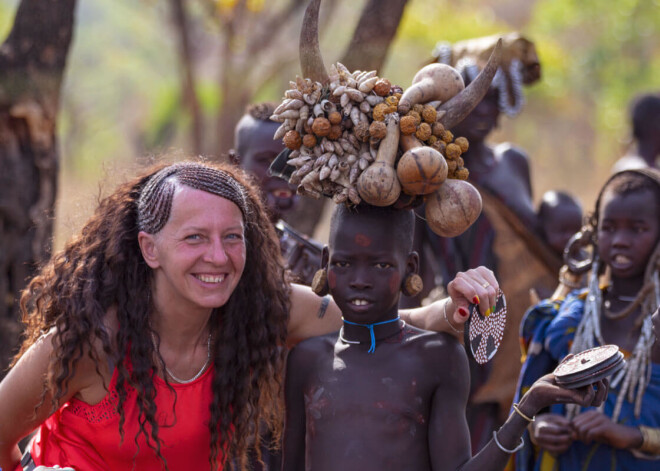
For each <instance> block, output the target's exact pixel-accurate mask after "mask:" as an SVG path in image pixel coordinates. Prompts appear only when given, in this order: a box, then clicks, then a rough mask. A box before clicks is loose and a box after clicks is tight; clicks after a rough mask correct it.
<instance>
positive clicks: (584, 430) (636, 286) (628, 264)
mask: <svg viewBox="0 0 660 471" xmlns="http://www.w3.org/2000/svg"><path fill="white" fill-rule="evenodd" d="M600 215H601V216H600V220H599V224H598V250H599V256H600V258H601V260H602V261H603V263H605V264H606V265H608V266H609V268H610V272H611V285H610V288H609V289H608V290H607V292H606V294H605V295H604V302H605V301H609V303H610V306H611V308H610V309H611V310H612V311H613V312H618V311H621V310H622V309H624V308H625V307H626V306H627V305H628V304H629V303H630V301H624V300H621V299H620V298H619V297H620V296H625V297H634V296H635V295H636V294H637V292H638V291H639V290H640V289H641V287H642V285H643V283H644V269H645V267H646V264H647V262H648V259H649V257H650V256H651V253H652V252H653V249H654V248H655V246H656V244H657V243H658V240H659V237H660V217H659V216H660V208H659V206H658V203H657V201H655V194H654V193H653V192H651V191H649V190H643V191H640V192H633V193H629V194H627V195H616V194H613V193H611V192H608V191H607V190H606V191H605V193H604V194H603V197H602V200H601V207H600ZM603 309H604V307H603ZM640 314H641V311H640V309H639V308H638V309H637V310H636V311H634V312H633V313H632V314H631V315H629V316H627V317H624V318H622V319H609V318H607V317H605V316H603V317H601V321H600V322H601V331H602V334H603V340H604V341H605V342H606V343H608V344H615V345H618V346H619V347H620V348H621V349H624V350H627V351H632V350H633V348H634V346H635V344H636V343H637V340H638V338H639V334H640V328H639V327H637V326H635V322H636V321H637V320H638V318H639V315H640ZM656 317H657V316H656ZM657 328H658V327H656V329H657ZM656 332H658V330H656ZM656 344H657V342H656ZM658 350H659V349H658V347H657V345H656V346H655V347H654V350H653V357H652V361H653V362H657V361H659V360H660V351H658ZM531 435H532V439H533V440H534V442H535V443H537V444H538V445H539V446H541V447H543V448H545V449H547V450H548V451H550V452H552V453H563V452H565V451H566V450H567V449H568V448H569V447H570V445H571V443H572V442H573V441H574V440H581V441H583V442H585V443H591V442H601V443H606V444H608V445H610V446H612V447H614V448H619V449H634V448H638V447H639V446H641V444H642V434H641V432H640V431H639V429H638V428H637V427H630V426H627V425H622V424H617V423H614V422H612V420H611V419H610V418H609V417H607V416H606V415H605V414H603V413H601V412H599V411H597V410H589V411H586V412H583V413H581V414H579V415H578V416H577V417H575V418H574V419H573V420H572V421H568V420H567V419H566V418H565V417H563V416H560V415H557V414H544V415H543V416H542V417H538V418H537V420H536V422H535V423H534V424H533V427H532V432H531Z"/></svg>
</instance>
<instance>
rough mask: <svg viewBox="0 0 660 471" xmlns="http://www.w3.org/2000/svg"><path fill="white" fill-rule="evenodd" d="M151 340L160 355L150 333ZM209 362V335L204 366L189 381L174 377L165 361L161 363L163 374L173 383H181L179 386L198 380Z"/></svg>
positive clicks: (154, 338)
mask: <svg viewBox="0 0 660 471" xmlns="http://www.w3.org/2000/svg"><path fill="white" fill-rule="evenodd" d="M151 340H152V341H153V343H154V348H155V349H156V350H158V353H160V351H159V349H158V345H156V336H155V335H154V333H153V332H152V333H151ZM210 362H211V334H210V333H209V338H208V341H207V344H206V362H204V364H203V365H202V368H201V369H200V370H199V371H198V372H197V374H196V375H195V376H193V377H192V378H190V379H179V378H177V377H176V376H174V373H172V372H171V371H170V369H169V368H168V367H167V365H166V364H165V361H163V366H164V367H165V372H166V373H167V374H168V375H169V376H170V378H172V379H173V380H174V381H176V382H177V383H181V384H188V383H192V382H193V381H195V380H196V379H197V378H199V377H200V376H202V373H204V371H205V370H206V367H207V366H209V363H210Z"/></svg>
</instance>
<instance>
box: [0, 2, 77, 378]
mask: <svg viewBox="0 0 660 471" xmlns="http://www.w3.org/2000/svg"><path fill="white" fill-rule="evenodd" d="M75 5H76V0H22V1H21V3H20V5H19V6H18V10H17V13H16V18H15V20H14V26H13V28H12V30H11V32H10V33H9V36H8V37H7V39H6V41H5V42H4V43H3V44H2V47H1V48H0V168H2V171H1V172H0V247H2V249H1V250H0V378H2V377H3V376H4V374H5V369H6V366H7V365H8V361H9V359H10V356H11V354H12V353H13V352H14V351H15V350H14V349H15V347H16V346H17V345H18V340H19V338H18V337H19V333H20V325H19V309H18V298H19V296H20V292H21V290H22V289H23V288H24V287H25V285H26V282H27V280H28V279H29V277H30V276H32V275H33V274H34V271H35V269H36V267H37V266H38V265H39V264H40V263H43V262H45V261H46V260H47V259H48V257H49V256H50V251H51V243H52V232H53V213H54V205H55V196H56V192H57V174H58V167H59V162H58V161H59V156H58V152H57V140H56V136H55V130H56V127H55V125H56V118H57V110H58V105H59V95H60V85H61V83H62V76H63V72H64V67H65V64H66V57H67V53H68V50H69V45H70V43H71V38H72V34H73V24H74V10H75Z"/></svg>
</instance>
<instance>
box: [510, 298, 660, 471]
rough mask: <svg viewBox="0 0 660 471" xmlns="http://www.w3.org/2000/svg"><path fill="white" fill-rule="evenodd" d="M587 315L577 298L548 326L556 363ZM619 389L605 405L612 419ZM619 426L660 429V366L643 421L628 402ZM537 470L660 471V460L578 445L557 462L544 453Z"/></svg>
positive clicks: (650, 387)
mask: <svg viewBox="0 0 660 471" xmlns="http://www.w3.org/2000/svg"><path fill="white" fill-rule="evenodd" d="M583 313H584V296H573V297H571V298H570V299H568V298H567V299H566V301H565V302H564V303H563V304H562V306H561V308H560V309H559V312H558V314H557V315H556V316H555V317H554V318H553V319H552V320H551V321H550V323H549V324H547V326H546V328H545V341H544V347H545V348H544V350H545V351H546V352H548V353H549V355H550V356H551V358H552V359H554V360H555V362H558V361H559V360H560V359H562V358H563V357H564V356H566V355H567V354H568V352H569V349H570V346H571V343H572V342H573V338H574V336H575V331H576V329H577V326H578V324H579V322H580V319H581V318H582V315H583ZM617 389H618V388H617ZM617 389H610V392H609V394H608V396H607V400H606V401H605V407H604V410H603V412H604V413H605V415H607V416H608V417H611V416H612V412H613V410H614V406H615V404H616V399H617V396H618V390H617ZM586 410H589V409H583V411H586ZM550 412H553V413H557V414H564V412H565V410H564V406H562V405H555V406H553V407H552V408H551V410H550ZM619 423H621V424H623V425H629V426H638V425H646V426H648V427H656V428H657V427H660V365H658V364H653V365H652V372H651V381H650V383H649V385H648V386H647V388H646V391H645V393H644V397H643V402H642V414H641V416H640V418H639V419H637V418H635V414H634V404H632V403H630V402H628V401H627V400H626V401H624V402H623V407H622V410H621V413H620V417H619ZM548 459H549V460H548ZM549 461H550V462H552V464H551V465H550V466H548V465H549ZM521 469H523V468H521ZM527 469H530V468H527ZM533 469H535V470H539V471H541V470H543V471H546V470H547V469H553V470H558V471H608V470H612V471H614V470H617V471H619V470H621V471H628V470H630V471H651V470H659V469H660V460H651V459H645V458H643V457H641V456H639V455H635V454H633V452H632V451H629V450H618V449H615V448H612V447H610V446H609V445H605V444H603V443H590V444H585V443H583V442H580V441H575V442H574V443H573V445H572V446H571V448H570V449H569V450H568V451H567V452H566V453H564V454H562V455H559V456H558V457H556V459H554V458H552V457H550V455H549V454H548V453H542V454H541V457H540V459H538V460H536V462H535V463H534V468H533Z"/></svg>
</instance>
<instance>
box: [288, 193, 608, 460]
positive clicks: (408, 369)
mask: <svg viewBox="0 0 660 471" xmlns="http://www.w3.org/2000/svg"><path fill="white" fill-rule="evenodd" d="M413 221H414V218H413V214H412V212H410V211H402V210H396V209H391V208H376V207H372V206H366V205H361V206H358V207H357V208H354V209H348V208H347V207H345V206H344V205H339V206H337V207H336V209H335V212H334V214H333V217H332V221H331V228H330V246H329V247H326V248H324V251H323V267H324V269H325V272H321V273H322V274H323V273H325V276H327V280H326V282H327V289H328V290H329V292H330V294H331V295H332V297H333V298H334V300H335V302H336V303H337V305H338V306H339V308H340V310H341V311H342V315H343V320H344V325H343V327H342V329H341V330H340V331H339V332H338V333H334V334H329V335H325V336H322V337H317V338H314V339H310V340H307V341H303V342H301V343H300V344H299V345H298V346H296V347H295V348H294V349H293V350H292V351H291V353H290V354H289V358H288V364H287V371H288V374H287V377H286V386H285V398H286V421H285V436H284V449H283V450H284V457H283V458H284V460H283V467H282V469H283V470H284V471H300V470H301V469H313V470H314V471H324V470H332V471H336V470H338V469H342V470H360V471H384V470H397V471H399V470H403V469H414V470H416V471H425V470H440V469H442V470H445V469H457V468H459V467H460V468H461V469H462V470H471V469H478V470H495V469H502V468H503V467H504V465H505V464H506V461H507V459H508V458H509V455H510V454H511V453H513V452H514V451H515V450H516V449H517V448H518V447H519V446H520V440H521V438H520V437H521V434H522V432H523V430H524V429H525V427H526V426H527V424H528V423H529V421H530V420H532V419H531V418H532V416H533V415H534V414H535V413H536V412H537V411H538V410H540V409H542V408H544V407H547V406H548V405H549V404H550V402H551V401H559V402H579V403H581V404H583V405H584V404H592V405H598V404H600V403H601V402H602V400H603V398H604V397H605V394H606V391H607V386H606V383H604V382H600V383H598V385H597V388H596V390H594V388H593V387H592V386H591V385H590V386H587V387H584V388H580V389H576V390H566V389H562V388H560V387H558V386H557V385H556V384H555V382H554V377H553V376H552V375H549V376H546V377H544V378H542V379H540V380H539V381H537V382H536V383H535V384H534V386H532V388H530V390H529V392H528V393H527V394H526V395H525V396H524V397H522V398H521V400H520V403H519V404H517V405H516V410H515V412H514V413H512V415H511V416H510V417H509V418H508V419H507V421H506V422H505V424H504V425H503V426H502V427H501V428H500V429H499V430H498V431H496V432H494V433H493V438H492V439H491V440H490V441H489V442H488V443H487V445H486V446H485V447H484V449H483V450H482V451H481V452H479V454H478V455H476V456H475V457H474V458H471V450H470V438H469V437H470V436H469V430H468V426H467V421H466V418H465V407H466V402H467V397H468V392H469V369H468V363H467V358H466V353H465V350H464V348H463V346H462V345H461V344H460V343H459V342H458V341H457V340H456V339H455V338H453V337H451V336H449V335H447V334H437V333H432V332H427V331H424V330H420V329H417V328H414V327H411V326H408V325H406V324H405V323H403V322H402V321H401V320H400V319H399V313H398V301H399V296H400V291H406V290H408V289H409V287H410V285H411V284H412V283H410V280H411V279H414V277H415V275H416V272H417V268H418V263H419V260H418V255H417V253H415V252H412V251H411V250H412V236H413ZM489 276H492V274H491V273H490V272H489ZM465 283H470V284H471V286H472V289H473V291H474V295H478V296H479V297H480V298H481V301H482V304H483V301H484V296H487V297H488V298H489V304H488V305H489V306H492V305H495V298H494V295H493V293H488V291H486V289H487V287H488V286H489V285H492V286H495V284H496V281H495V280H494V278H489V277H484V278H483V279H482V280H479V281H477V280H476V279H474V278H472V279H470V278H468V277H464V276H461V274H459V275H458V276H457V279H456V280H454V281H452V282H451V283H449V285H448V291H449V294H450V296H452V298H454V294H455V293H456V290H457V289H458V287H459V285H462V284H465ZM462 291H463V292H465V291H466V290H465V286H462ZM490 298H492V299H490ZM453 302H454V301H451V302H450V303H453ZM453 308H454V306H452V309H453Z"/></svg>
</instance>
